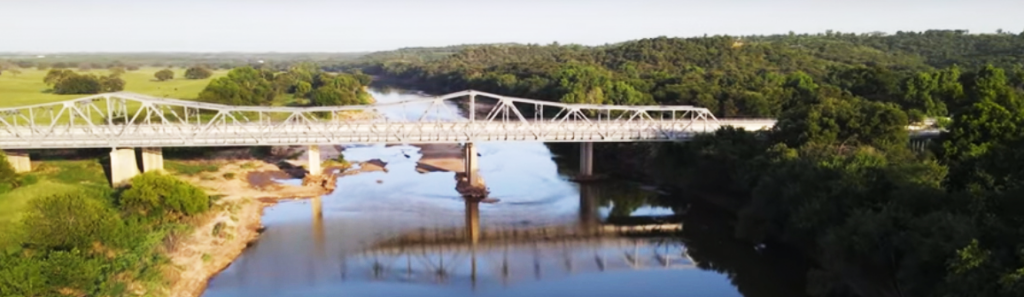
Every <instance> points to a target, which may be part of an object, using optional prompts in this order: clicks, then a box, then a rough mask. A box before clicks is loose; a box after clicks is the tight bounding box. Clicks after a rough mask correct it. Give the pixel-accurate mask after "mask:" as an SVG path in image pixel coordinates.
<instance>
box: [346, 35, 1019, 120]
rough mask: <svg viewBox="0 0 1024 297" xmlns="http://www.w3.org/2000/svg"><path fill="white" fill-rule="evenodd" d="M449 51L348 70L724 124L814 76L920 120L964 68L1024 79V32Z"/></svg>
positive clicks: (758, 112) (772, 111) (373, 59)
mask: <svg viewBox="0 0 1024 297" xmlns="http://www.w3.org/2000/svg"><path fill="white" fill-rule="evenodd" d="M449 51H450V49H448V48H439V49H437V50H436V51H434V52H431V51H428V50H425V49H420V50H419V53H421V55H422V56H423V58H414V57H409V54H390V55H389V54H385V53H378V54H373V55H367V56H364V57H362V58H360V59H356V60H354V61H353V62H351V63H350V64H351V65H355V66H358V67H360V69H362V70H363V71H365V72H366V73H368V74H373V75H378V76H383V77H387V78H391V79H394V80H399V81H401V82H404V83H407V84H409V85H410V86H414V87H416V88H419V89H423V90H424V91H427V92H433V93H446V92H453V91H460V90H463V89H477V90H481V91H488V92H494V93H498V94H505V95H511V96H519V97H528V98H537V99H545V100H554V101H564V102H589V103H609V104H654V103H660V104H693V105H697V106H702V107H707V108H709V109H711V110H712V112H714V113H715V114H716V115H717V116H719V117H778V116H780V115H781V113H782V109H783V108H782V107H783V102H785V101H787V100H789V99H791V98H793V96H794V94H787V93H785V90H786V89H787V86H790V85H793V84H799V83H801V82H803V81H808V80H813V81H814V82H815V84H817V85H821V86H824V87H834V88H838V89H839V91H840V92H846V93H849V94H851V95H853V96H856V97H861V98H865V99H868V100H872V101H879V102H884V103H893V104H895V105H898V106H900V107H901V108H902V109H903V110H905V111H907V112H908V113H909V114H910V116H911V118H912V119H915V120H916V119H921V118H923V117H924V116H927V115H932V116H940V115H946V114H947V113H948V111H947V110H946V109H947V107H946V106H944V103H945V102H948V101H950V100H954V99H953V97H955V96H957V95H956V94H955V90H952V89H950V88H951V82H953V81H957V80H958V79H959V74H960V73H961V72H963V71H964V70H973V69H977V68H978V67H980V66H983V65H986V64H993V65H994V66H997V67H1000V68H1004V69H1006V70H1007V71H1008V72H1009V73H1008V75H1009V79H1010V80H1011V83H1013V84H1015V85H1017V86H1020V85H1021V84H1022V81H1024V70H1022V69H1021V66H1020V65H1021V63H1022V60H1021V59H1024V58H1021V57H1022V56H1024V55H1022V53H1024V36H1021V35H1012V34H990V35H970V34H966V33H964V32H960V31H928V32H923V33H899V34H896V35H878V34H860V35H856V34H840V33H831V32H829V33H825V34H816V35H779V36H751V37H730V36H714V37H701V38H665V37H659V38H651V39H642V40H636V41H630V42H624V43H619V44H615V45H608V46H601V47H584V46H578V45H567V46H560V45H557V44H552V45H507V44H506V45H493V46H474V47H467V48H464V49H462V50H461V51H458V52H456V53H454V54H451V55H448V56H447V57H445V58H441V59H437V58H436V56H437V55H438V54H443V53H446V52H449ZM1014 53H1016V54H1014ZM426 57H431V58H429V59H428V58H426ZM951 92H952V93H951Z"/></svg>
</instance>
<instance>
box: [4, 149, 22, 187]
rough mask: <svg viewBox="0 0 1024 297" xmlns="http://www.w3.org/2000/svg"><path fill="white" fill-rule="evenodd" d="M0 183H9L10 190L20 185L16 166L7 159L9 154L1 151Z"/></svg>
mask: <svg viewBox="0 0 1024 297" xmlns="http://www.w3.org/2000/svg"><path fill="white" fill-rule="evenodd" d="M0 184H6V185H9V187H10V189H8V190H7V191H10V190H11V189H14V188H15V187H17V186H18V173H15V172H14V166H11V162H10V161H8V160H7V154H5V153H4V152H3V151H0Z"/></svg>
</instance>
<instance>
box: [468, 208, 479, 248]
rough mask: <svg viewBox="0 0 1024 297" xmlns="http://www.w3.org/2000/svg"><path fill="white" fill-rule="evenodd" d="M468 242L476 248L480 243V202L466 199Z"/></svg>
mask: <svg viewBox="0 0 1024 297" xmlns="http://www.w3.org/2000/svg"><path fill="white" fill-rule="evenodd" d="M466 240H467V241H469V243H470V244H472V245H473V246H476V243H477V242H479V241H480V202H479V201H476V200H474V199H466Z"/></svg>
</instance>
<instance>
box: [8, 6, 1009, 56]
mask: <svg viewBox="0 0 1024 297" xmlns="http://www.w3.org/2000/svg"><path fill="white" fill-rule="evenodd" d="M935 28H940V29H968V30H970V31H971V32H994V31H995V30H996V29H1004V30H1007V31H1011V32H1020V31H1022V30H1024V0H888V1H880V0H774V1H767V0H760V1H754V0H704V1H691V0H618V1H611V0H547V1H541V0H476V1H468V0H376V1H374V0H364V1H346V0H335V1H326V0H273V1H271V0H162V1H155V0H0V51H117V52H127V51H247V52H263V51H279V52H297V51H301V52H351V51H372V50H388V49H395V48H399V47H408V46H440V45H452V44H463V43H492V42H521V43H542V44H547V43H551V42H552V41H558V42H559V43H580V44H586V45H595V44H604V43H612V42H619V41H625V40H630V39H638V38H644V37H655V36H661V35H664V36H682V37H688V36H699V35H703V34H705V33H706V34H709V35H714V34H732V35H745V34H771V33H786V32H788V31H791V30H792V31H795V32H798V33H801V32H822V31H824V30H827V29H833V30H836V31H842V32H869V31H885V32H895V31H897V30H915V31H917V30H925V29H935Z"/></svg>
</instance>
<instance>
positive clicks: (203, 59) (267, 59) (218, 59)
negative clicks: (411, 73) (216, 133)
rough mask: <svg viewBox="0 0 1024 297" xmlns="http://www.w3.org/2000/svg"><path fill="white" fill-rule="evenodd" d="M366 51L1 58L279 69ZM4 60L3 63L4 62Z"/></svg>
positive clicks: (100, 65) (58, 64) (74, 65)
mask: <svg viewBox="0 0 1024 297" xmlns="http://www.w3.org/2000/svg"><path fill="white" fill-rule="evenodd" d="M365 54H366V53H109V54H105V53H92V54H87V53H56V54H47V55H43V56H37V55H8V56H6V57H0V60H3V61H6V62H8V63H11V64H16V65H18V66H20V67H21V68H39V69H40V70H45V69H50V68H56V69H78V68H83V69H107V68H111V67H125V68H127V69H129V70H135V69H138V68H140V67H154V68H188V67H192V66H194V65H207V66H208V68H210V69H214V70H228V69H232V68H237V67H244V66H259V65H269V66H272V67H274V68H277V69H282V68H287V65H291V64H295V63H299V62H316V63H320V64H324V65H328V64H331V65H333V64H338V63H341V62H344V61H350V60H352V59H355V58H358V57H361V56H363V55H365ZM0 63H3V62H2V61H0Z"/></svg>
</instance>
